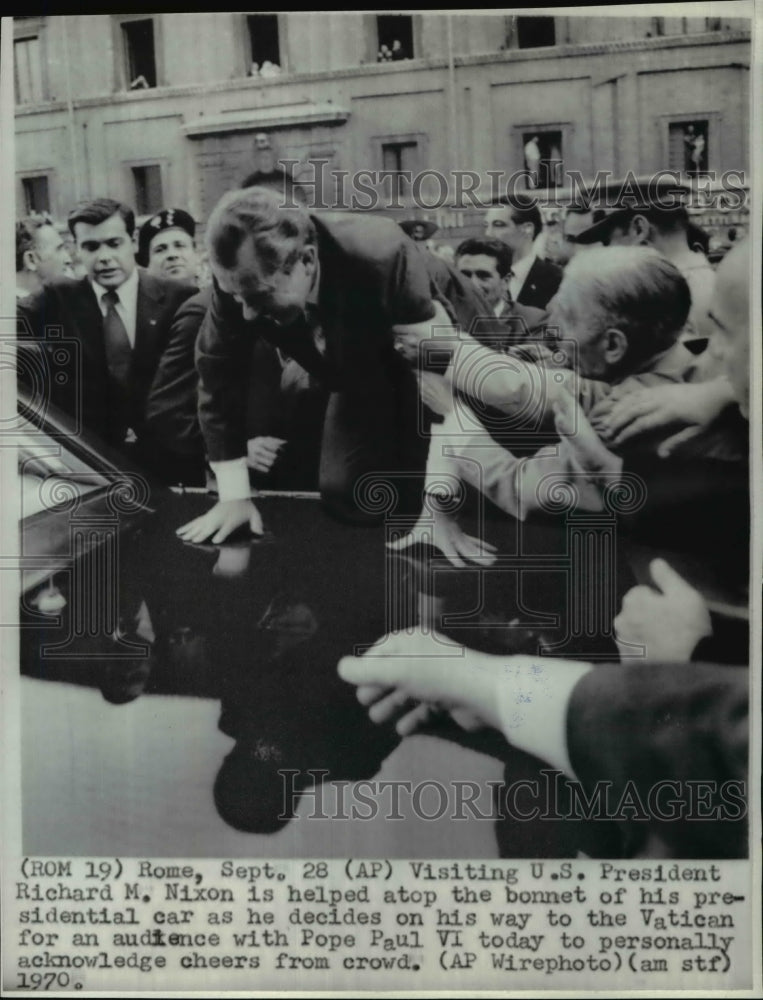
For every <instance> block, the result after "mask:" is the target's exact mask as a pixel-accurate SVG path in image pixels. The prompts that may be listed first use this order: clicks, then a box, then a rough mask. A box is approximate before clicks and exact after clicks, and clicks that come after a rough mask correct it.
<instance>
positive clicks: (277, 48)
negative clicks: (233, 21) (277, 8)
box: [246, 14, 283, 70]
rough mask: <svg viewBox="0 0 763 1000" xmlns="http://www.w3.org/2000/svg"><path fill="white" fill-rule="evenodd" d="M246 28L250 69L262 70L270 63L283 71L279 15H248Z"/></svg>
mask: <svg viewBox="0 0 763 1000" xmlns="http://www.w3.org/2000/svg"><path fill="white" fill-rule="evenodd" d="M246 28H247V33H248V36H249V49H248V56H249V68H251V67H253V66H257V68H258V70H262V67H263V66H264V65H265V64H266V63H269V64H270V65H271V66H278V67H279V69H283V60H282V57H281V39H280V36H279V31H278V14H248V15H247V18H246Z"/></svg>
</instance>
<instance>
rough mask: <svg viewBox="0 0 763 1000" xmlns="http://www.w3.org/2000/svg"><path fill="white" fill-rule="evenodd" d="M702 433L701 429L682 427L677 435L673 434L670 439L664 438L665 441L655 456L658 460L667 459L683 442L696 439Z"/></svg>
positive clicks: (699, 427) (697, 427)
mask: <svg viewBox="0 0 763 1000" xmlns="http://www.w3.org/2000/svg"><path fill="white" fill-rule="evenodd" d="M701 432H702V427H701V426H699V425H697V426H692V427H684V429H683V430H682V431H678V433H677V434H673V435H672V436H671V437H669V438H666V439H665V441H663V442H662V444H661V445H660V446H659V447H658V449H657V454H658V455H659V457H660V458H667V457H668V455H670V454H672V452H673V451H675V449H676V448H677V447H678V445H680V444H683V442H684V441H689V440H691V438H693V437H696V436H697V434H700V433H701Z"/></svg>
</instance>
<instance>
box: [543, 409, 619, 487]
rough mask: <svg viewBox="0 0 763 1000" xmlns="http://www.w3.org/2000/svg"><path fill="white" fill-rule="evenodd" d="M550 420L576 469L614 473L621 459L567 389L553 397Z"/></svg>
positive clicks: (587, 471) (606, 473)
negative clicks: (601, 436) (612, 450)
mask: <svg viewBox="0 0 763 1000" xmlns="http://www.w3.org/2000/svg"><path fill="white" fill-rule="evenodd" d="M553 410H554V423H555V425H556V431H557V433H558V434H559V437H560V438H561V439H562V442H563V444H564V450H565V454H566V456H567V458H568V460H569V461H570V464H571V465H572V466H573V467H574V469H575V471H576V472H581V473H583V474H584V475H604V476H618V475H619V474H620V472H621V470H622V461H621V459H619V458H618V457H617V456H616V455H613V454H612V452H611V451H610V450H609V449H608V448H607V447H606V445H605V444H604V443H603V442H602V440H601V439H600V438H599V435H598V434H597V433H596V431H595V430H594V429H593V427H592V425H591V423H590V422H589V420H588V418H587V417H586V415H585V413H584V412H583V408H582V407H581V406H580V404H579V403H578V402H577V400H575V399H573V398H572V396H571V395H570V394H569V393H568V392H563V391H560V392H559V393H557V396H556V398H555V400H554V405H553Z"/></svg>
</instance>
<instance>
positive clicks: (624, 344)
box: [604, 326, 628, 366]
mask: <svg viewBox="0 0 763 1000" xmlns="http://www.w3.org/2000/svg"><path fill="white" fill-rule="evenodd" d="M627 353H628V338H627V337H626V336H625V334H624V333H623V331H622V330H618V329H617V327H614V326H611V327H609V328H608V329H607V330H606V331H605V333H604V360H605V361H606V362H607V364H608V365H610V366H614V365H619V364H620V362H621V361H622V360H623V358H624V357H625V355H626V354H627Z"/></svg>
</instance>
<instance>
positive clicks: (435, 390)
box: [418, 372, 453, 417]
mask: <svg viewBox="0 0 763 1000" xmlns="http://www.w3.org/2000/svg"><path fill="white" fill-rule="evenodd" d="M418 381H419V395H420V396H421V399H422V402H424V403H425V404H426V405H427V406H428V407H429V409H430V410H432V412H433V413H439V414H440V416H441V417H444V416H446V415H447V414H448V413H450V412H451V410H452V409H453V387H452V386H451V384H450V382H448V380H447V379H445V378H443V376H442V375H436V374H435V373H434V372H419V373H418Z"/></svg>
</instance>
